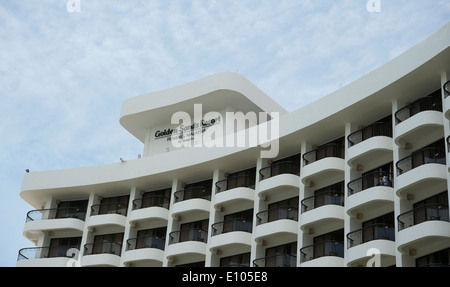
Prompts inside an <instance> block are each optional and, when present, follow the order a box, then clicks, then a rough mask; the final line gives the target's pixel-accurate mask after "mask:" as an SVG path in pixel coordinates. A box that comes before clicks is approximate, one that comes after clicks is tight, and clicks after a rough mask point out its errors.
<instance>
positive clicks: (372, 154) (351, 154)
mask: <svg viewBox="0 0 450 287" xmlns="http://www.w3.org/2000/svg"><path fill="white" fill-rule="evenodd" d="M347 140H348V146H349V148H348V161H347V164H348V165H349V166H350V167H352V168H357V166H358V165H361V166H363V167H364V169H365V170H371V169H372V168H374V167H376V166H380V165H381V164H383V163H385V162H389V161H391V160H392V156H393V155H392V151H393V147H392V123H391V122H387V123H384V122H376V123H373V124H371V125H369V126H366V127H364V128H362V129H359V130H357V131H355V132H353V133H351V134H350V135H348V137H347Z"/></svg>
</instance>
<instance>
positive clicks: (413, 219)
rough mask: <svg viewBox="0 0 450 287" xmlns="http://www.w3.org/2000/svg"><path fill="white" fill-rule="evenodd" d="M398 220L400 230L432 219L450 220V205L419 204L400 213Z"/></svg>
mask: <svg viewBox="0 0 450 287" xmlns="http://www.w3.org/2000/svg"><path fill="white" fill-rule="evenodd" d="M397 220H398V231H401V230H403V229H405V228H408V227H411V226H414V225H416V224H419V223H422V222H425V221H430V220H441V221H449V213H448V205H447V204H440V203H431V204H425V205H422V206H418V207H416V208H414V209H413V210H410V211H407V212H404V213H402V214H400V215H399V216H397Z"/></svg>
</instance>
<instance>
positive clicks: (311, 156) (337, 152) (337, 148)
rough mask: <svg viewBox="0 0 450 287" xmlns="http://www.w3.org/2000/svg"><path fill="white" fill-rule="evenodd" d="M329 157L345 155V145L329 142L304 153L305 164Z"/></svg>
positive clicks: (342, 156)
mask: <svg viewBox="0 0 450 287" xmlns="http://www.w3.org/2000/svg"><path fill="white" fill-rule="evenodd" d="M327 157H337V158H344V157H345V146H344V145H342V144H337V143H329V144H325V145H323V146H320V147H318V148H317V149H314V150H312V151H309V152H307V153H305V154H304V155H303V165H308V164H310V163H312V162H315V161H318V160H321V159H324V158H327Z"/></svg>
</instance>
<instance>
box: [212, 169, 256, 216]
mask: <svg viewBox="0 0 450 287" xmlns="http://www.w3.org/2000/svg"><path fill="white" fill-rule="evenodd" d="M254 194H255V177H254V176H250V175H236V176H232V177H229V178H226V179H224V180H220V181H218V182H216V195H215V197H214V208H215V209H217V210H220V209H221V208H225V209H228V208H231V209H241V210H242V209H248V208H252V207H253V200H254Z"/></svg>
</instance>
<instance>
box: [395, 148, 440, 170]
mask: <svg viewBox="0 0 450 287" xmlns="http://www.w3.org/2000/svg"><path fill="white" fill-rule="evenodd" d="M428 163H438V164H444V165H445V164H446V160H445V150H444V148H443V147H442V148H439V147H426V148H423V149H420V150H418V151H415V152H413V153H412V154H411V155H409V156H407V157H405V158H403V159H401V160H399V161H398V162H397V163H396V167H397V176H398V175H401V174H403V173H405V172H407V171H410V170H412V169H414V168H416V167H418V166H421V165H424V164H428Z"/></svg>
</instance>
